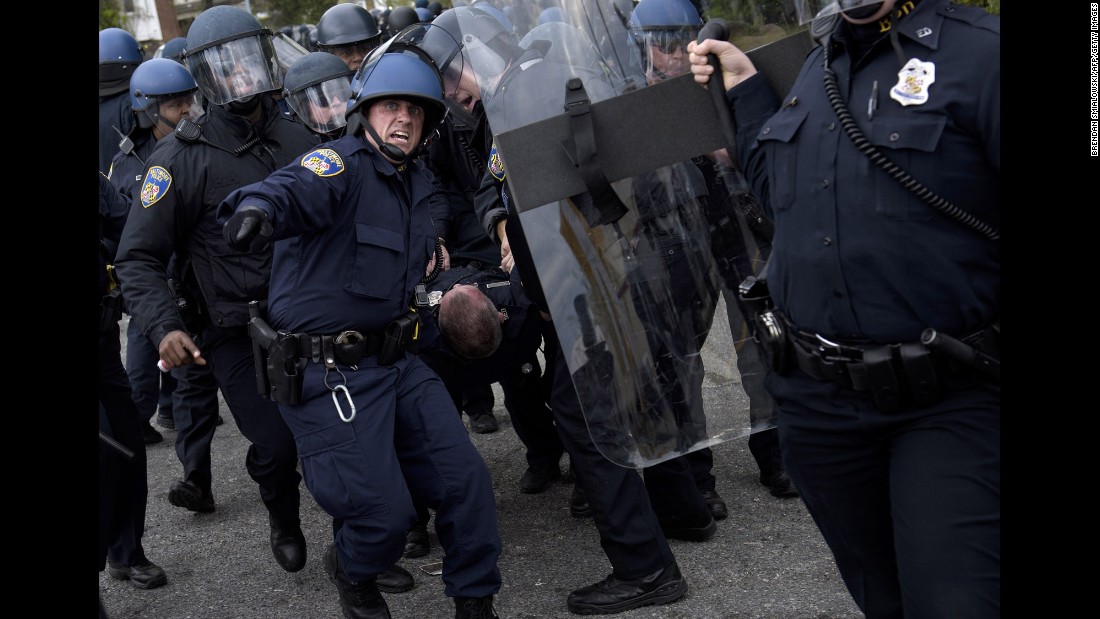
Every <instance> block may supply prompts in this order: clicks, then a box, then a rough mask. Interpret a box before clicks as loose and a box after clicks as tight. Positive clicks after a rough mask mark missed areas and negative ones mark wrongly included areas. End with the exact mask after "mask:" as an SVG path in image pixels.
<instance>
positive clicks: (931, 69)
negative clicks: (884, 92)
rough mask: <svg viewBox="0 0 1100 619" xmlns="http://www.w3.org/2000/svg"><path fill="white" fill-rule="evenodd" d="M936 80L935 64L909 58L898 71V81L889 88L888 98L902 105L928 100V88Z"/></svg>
mask: <svg viewBox="0 0 1100 619" xmlns="http://www.w3.org/2000/svg"><path fill="white" fill-rule="evenodd" d="M935 81H936V65H935V64H933V63H931V62H922V61H921V60H920V59H918V58H910V59H909V62H907V63H905V66H904V67H902V68H901V71H898V83H897V84H895V85H894V87H893V88H891V89H890V98H891V99H893V100H894V101H897V102H898V103H900V104H902V105H922V104H924V103H927V102H928V88H929V87H930V86H932V82H935Z"/></svg>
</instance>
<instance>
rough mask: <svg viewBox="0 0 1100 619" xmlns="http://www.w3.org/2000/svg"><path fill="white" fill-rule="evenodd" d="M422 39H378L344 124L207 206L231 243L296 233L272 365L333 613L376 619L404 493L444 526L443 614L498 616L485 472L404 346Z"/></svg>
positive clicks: (431, 80)
mask: <svg viewBox="0 0 1100 619" xmlns="http://www.w3.org/2000/svg"><path fill="white" fill-rule="evenodd" d="M417 51H419V50H415V48H409V47H404V46H394V45H387V47H386V48H385V49H379V50H376V51H375V53H373V54H372V55H371V56H369V57H368V58H367V60H366V61H365V62H364V63H363V65H362V66H361V67H360V68H359V71H358V72H357V73H356V76H355V78H354V80H353V81H352V95H353V96H352V99H351V101H350V102H349V104H348V110H347V121H348V124H347V132H346V134H345V136H344V137H342V138H340V139H338V140H336V141H334V142H327V143H325V144H323V145H321V147H320V148H318V149H317V150H314V151H311V152H309V153H307V154H305V155H304V156H302V157H300V158H299V160H298V162H296V163H294V164H292V165H290V166H287V167H285V168H282V169H280V170H278V171H276V172H275V173H274V174H272V175H271V176H270V177H268V179H267V180H265V181H264V182H262V183H259V184H255V185H250V186H248V187H244V188H242V189H240V190H238V191H235V192H233V193H232V194H230V195H229V196H228V197H227V198H226V199H225V201H224V202H223V204H222V205H221V206H220V207H219V209H218V212H219V218H220V219H221V221H223V222H225V237H226V239H227V241H228V242H229V243H230V244H231V245H232V246H235V247H252V248H256V249H259V248H260V247H261V246H263V245H265V244H267V243H270V242H271V241H273V240H276V239H292V241H288V242H285V243H278V244H277V246H276V249H275V255H274V261H273V266H272V287H271V291H270V297H269V299H270V306H269V307H270V309H269V312H268V313H269V316H270V321H271V327H272V328H274V329H278V330H280V333H284V334H285V335H282V336H278V337H277V340H276V343H275V344H274V345H269V348H268V355H269V361H268V363H267V366H268V367H274V368H276V370H275V371H274V372H273V373H271V374H269V378H270V380H271V384H272V397H273V398H275V399H277V400H278V401H279V410H280V412H281V413H282V416H283V418H284V419H285V420H286V422H287V423H288V424H289V426H290V427H291V429H292V430H293V432H294V435H295V437H296V438H297V440H298V442H299V453H300V454H301V460H302V470H303V472H304V473H305V475H306V479H307V480H308V483H309V484H310V486H309V488H310V491H311V492H312V494H313V496H314V498H315V499H316V500H317V503H318V504H319V505H321V506H322V507H323V508H324V509H325V510H326V511H327V512H328V513H329V514H330V515H332V517H333V518H334V523H335V526H334V544H333V545H332V546H331V547H330V548H329V550H328V551H327V552H326V555H325V568H326V570H327V571H328V573H329V576H330V578H331V579H332V581H333V583H334V584H335V585H336V587H337V590H338V592H339V595H340V605H341V607H342V608H343V611H344V616H345V617H349V618H352V617H389V611H388V608H387V605H386V602H385V600H384V599H383V598H382V596H381V595H380V594H379V592H378V588H377V585H376V582H375V578H376V576H377V575H378V574H379V573H381V572H382V571H383V570H384V569H386V568H387V567H388V566H390V565H391V564H392V563H393V562H394V561H396V560H397V559H398V558H400V556H401V553H402V551H403V549H404V543H405V533H406V531H408V529H409V528H410V527H411V526H412V525H413V523H414V522H415V521H416V514H415V509H414V505H413V500H414V499H415V500H416V501H418V502H420V503H422V504H424V505H426V506H427V507H429V508H431V509H433V510H435V512H436V517H437V522H439V523H444V524H442V525H440V526H437V527H436V532H437V534H438V535H439V537H440V541H441V543H442V544H443V547H444V552H445V558H444V569H443V581H444V583H445V584H446V589H445V591H446V593H447V595H449V596H452V597H453V598H454V601H455V608H456V614H455V616H456V618H460V619H466V618H473V617H477V618H495V617H496V614H495V613H494V612H493V596H494V594H495V593H496V592H497V591H498V590H499V588H500V584H501V579H500V571H499V569H498V567H497V559H498V557H499V556H500V552H501V545H500V536H499V531H498V529H497V522H496V511H495V510H496V504H495V501H494V498H493V488H492V480H491V479H490V476H489V470H488V468H487V467H486V466H485V462H484V461H483V460H482V458H481V455H480V454H479V453H478V451H477V448H476V447H475V446H474V444H473V443H472V442H471V441H470V439H469V435H468V434H467V433H466V432H465V431H464V428H463V426H462V423H461V421H460V419H459V416H458V414H457V411H456V410H455V408H454V404H453V403H452V402H451V399H450V397H449V396H448V394H447V391H446V388H445V387H444V385H443V382H442V381H441V380H440V379H439V377H438V376H437V375H436V374H435V373H434V372H433V371H432V370H431V369H430V368H428V367H427V366H426V365H425V364H424V362H423V361H422V360H420V359H419V358H418V357H417V356H416V355H415V354H412V353H410V352H409V346H410V345H411V344H412V343H413V341H414V337H415V335H414V334H416V333H417V332H418V327H417V323H418V319H417V315H416V313H415V312H414V311H413V308H416V307H418V305H419V304H418V303H416V302H415V301H414V289H415V287H416V286H417V284H418V282H421V280H422V279H423V278H424V277H425V273H426V271H427V266H428V265H429V264H431V263H434V262H435V261H436V258H435V255H434V254H435V251H434V250H435V231H434V228H433V226H432V222H431V219H430V217H429V216H428V208H429V202H430V198H431V195H432V194H433V193H434V192H435V186H434V185H433V183H432V181H431V178H430V177H429V176H428V174H427V173H426V172H425V171H424V165H423V162H421V161H419V160H418V159H417V158H416V157H414V156H413V154H414V153H415V152H416V150H417V149H419V148H420V147H421V146H422V145H423V140H424V136H425V135H427V134H429V133H430V132H431V131H432V130H433V129H434V128H435V126H436V125H438V124H439V122H440V121H441V120H442V119H443V114H444V106H443V101H442V87H441V82H440V78H439V73H438V71H437V70H436V69H435V66H434V65H433V64H432V63H431V60H430V59H429V58H427V57H426V56H422V55H418V54H417V53H416V52H417ZM421 54H422V52H421ZM417 296H418V297H419V296H421V295H417ZM315 349H316V351H318V353H319V354H316V355H315V354H314V350H315ZM288 369H289V370H290V372H288Z"/></svg>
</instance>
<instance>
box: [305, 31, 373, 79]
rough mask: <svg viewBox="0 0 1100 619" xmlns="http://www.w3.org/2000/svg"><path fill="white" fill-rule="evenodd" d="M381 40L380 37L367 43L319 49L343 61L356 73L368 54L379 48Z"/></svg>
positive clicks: (321, 46) (324, 46) (323, 46)
mask: <svg viewBox="0 0 1100 619" xmlns="http://www.w3.org/2000/svg"><path fill="white" fill-rule="evenodd" d="M380 40H381V39H380V37H373V38H370V39H367V40H366V41H357V42H355V43H349V44H347V45H320V46H318V47H319V48H320V50H321V51H323V52H328V53H330V54H332V55H333V56H336V57H337V58H339V59H340V60H343V61H344V64H346V65H348V68H349V69H351V70H352V71H355V70H356V69H358V68H359V65H360V64H362V63H363V59H364V58H366V57H367V54H369V53H371V51H373V50H374V48H376V47H378V43H379V41H380Z"/></svg>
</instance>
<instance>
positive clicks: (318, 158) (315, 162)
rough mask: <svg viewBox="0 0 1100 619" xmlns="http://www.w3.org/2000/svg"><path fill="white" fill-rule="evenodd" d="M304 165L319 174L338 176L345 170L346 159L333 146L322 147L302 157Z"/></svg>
mask: <svg viewBox="0 0 1100 619" xmlns="http://www.w3.org/2000/svg"><path fill="white" fill-rule="evenodd" d="M302 167H303V168H307V169H308V170H310V171H311V172H313V173H314V174H316V175H317V176H336V175H337V174H339V173H341V172H343V171H344V161H343V160H342V159H340V155H338V154H336V151H334V150H332V149H331V148H320V149H317V150H315V151H313V152H311V153H307V154H306V155H305V156H304V157H302Z"/></svg>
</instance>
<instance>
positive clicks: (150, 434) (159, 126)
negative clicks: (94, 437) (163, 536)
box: [107, 58, 217, 444]
mask: <svg viewBox="0 0 1100 619" xmlns="http://www.w3.org/2000/svg"><path fill="white" fill-rule="evenodd" d="M129 95H130V108H131V110H132V111H133V112H132V113H133V115H134V117H135V119H136V122H135V124H134V128H133V129H132V130H131V131H130V133H129V134H128V135H127V136H126V139H125V140H123V141H122V147H121V148H120V150H119V151H118V152H117V153H116V154H115V156H114V159H112V161H111V169H110V171H109V172H108V174H107V178H108V179H110V181H111V184H112V185H114V186H115V188H116V189H117V190H118V191H119V192H120V193H122V194H123V195H125V196H128V197H131V198H132V197H133V196H136V195H138V194H139V193H140V188H141V179H142V178H143V177H144V176H145V162H146V160H147V159H149V154H150V153H152V152H153V148H154V147H155V146H156V144H157V142H158V141H159V140H160V139H161V138H163V137H165V136H167V135H170V134H171V133H172V131H173V130H174V129H175V127H176V123H178V122H179V121H180V119H182V118H185V117H187V118H192V119H195V118H198V117H199V116H201V115H202V105H201V104H200V102H199V99H200V95H199V94H198V86H197V85H196V84H195V80H194V79H192V78H191V74H190V73H188V71H187V69H186V68H185V67H184V66H183V65H181V64H180V63H179V62H176V61H174V60H169V59H167V58H152V59H150V60H148V61H146V62H143V63H142V64H141V65H139V66H138V68H137V69H136V70H135V71H134V74H133V76H132V77H131V78H130V88H129ZM174 266H175V265H174V263H173V264H172V265H170V268H173V267H174ZM158 356H159V355H158V353H157V347H156V345H155V344H154V343H152V342H150V341H149V338H147V337H145V336H144V335H143V334H142V333H141V330H140V329H139V328H138V323H137V321H129V323H128V325H127V328H126V373H127V375H128V376H129V378H130V385H131V386H132V387H133V389H134V402H135V403H136V404H137V405H138V410H139V411H140V412H141V421H142V426H141V428H142V433H143V435H144V437H145V443H146V444H152V443H159V442H160V441H161V440H163V437H162V436H161V434H160V433H159V432H157V431H156V429H155V428H153V426H152V424H151V423H150V422H151V421H152V419H153V415H154V414H159V415H160V416H161V418H162V419H168V420H170V421H172V425H173V427H174V425H175V422H174V420H173V419H172V410H173V401H172V400H173V394H174V392H175V389H176V378H175V377H174V376H173V374H172V373H168V372H161V371H160V370H159V369H158V368H157V358H158ZM212 401H213V403H214V406H215V411H216V410H217V394H216V393H214V394H213V398H212ZM180 404H181V405H182V406H190V403H189V402H186V401H185V402H180ZM158 408H159V412H158Z"/></svg>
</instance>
